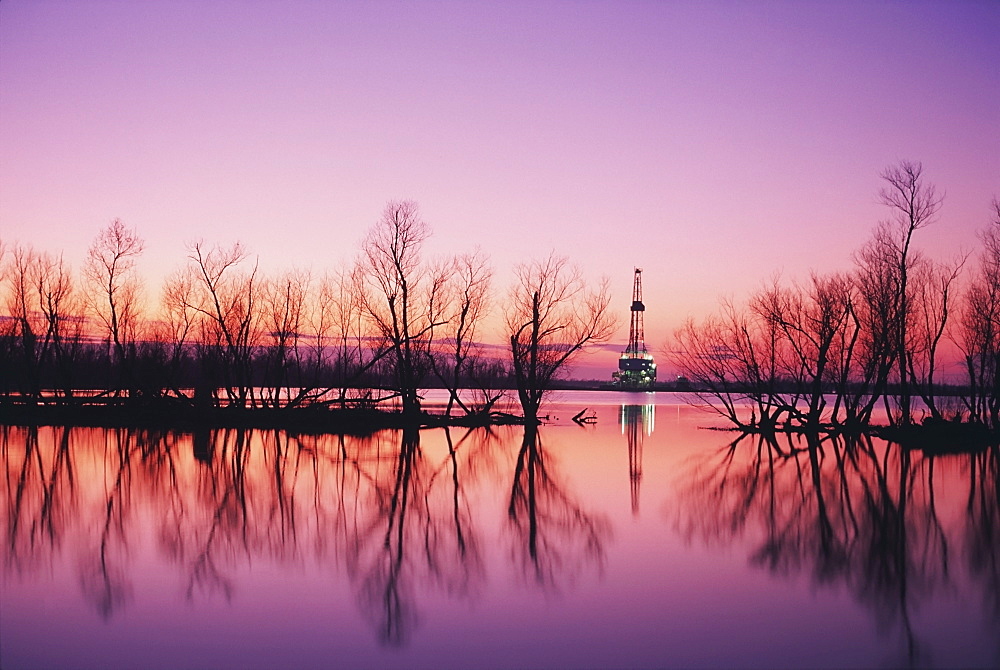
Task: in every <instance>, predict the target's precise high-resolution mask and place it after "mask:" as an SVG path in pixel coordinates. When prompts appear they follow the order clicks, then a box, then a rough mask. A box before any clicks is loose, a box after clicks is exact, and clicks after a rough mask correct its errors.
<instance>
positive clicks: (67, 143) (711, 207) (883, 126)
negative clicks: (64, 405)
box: [0, 0, 1000, 374]
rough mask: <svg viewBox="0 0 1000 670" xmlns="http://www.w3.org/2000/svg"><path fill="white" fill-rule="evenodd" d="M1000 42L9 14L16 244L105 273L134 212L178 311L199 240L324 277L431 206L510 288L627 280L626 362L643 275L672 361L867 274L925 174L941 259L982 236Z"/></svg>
mask: <svg viewBox="0 0 1000 670" xmlns="http://www.w3.org/2000/svg"><path fill="white" fill-rule="evenodd" d="M998 35H1000V2H996V1H994V0H987V1H982V2H962V1H960V0H959V1H952V2H822V1H820V0H813V1H805V0H803V1H797V2H668V1H662V2H653V1H648V2H586V1H578V2H541V1H536V2H523V3H518V2H497V3H492V2H473V1H469V0H464V1H459V2H447V1H434V2H406V3H404V2H370V3H366V2H342V3H338V2H320V1H319V0H315V1H302V0H282V1H280V2H254V1H252V0H251V1H236V0H233V1H223V0H208V1H200V2H193V1H192V2H188V1H186V0H163V1H159V2H158V1H156V0H149V1H145V2H127V1H124V0H123V1H118V2H109V1H97V0H95V1H88V0H75V1H72V2H71V1H56V0H35V1H31V0H4V1H3V2H0V239H3V240H8V241H14V242H20V243H23V244H31V245H33V246H35V247H36V248H39V249H42V250H47V251H51V252H55V253H58V252H63V253H64V254H65V257H66V259H67V260H68V261H69V262H70V263H71V264H73V265H74V267H77V268H79V267H80V265H81V264H82V259H83V257H84V255H85V253H86V249H87V247H88V246H89V244H90V242H91V240H92V239H93V238H94V237H95V236H96V235H97V233H98V232H99V230H100V229H101V228H102V227H104V226H105V225H107V223H108V222H109V221H111V220H112V219H114V218H116V217H118V218H121V219H122V220H123V221H124V222H125V223H126V224H128V225H129V226H132V227H134V228H135V229H136V230H137V231H138V233H139V234H140V235H141V236H142V237H143V238H144V239H145V240H146V251H145V253H144V255H143V257H142V259H141V261H140V265H139V267H140V272H141V274H142V275H143V276H144V277H145V279H146V283H147V293H148V294H149V295H148V301H149V302H150V303H152V304H155V302H156V300H157V296H158V291H159V286H160V285H161V283H162V280H163V278H164V277H165V276H166V275H167V274H169V273H170V272H171V271H172V270H173V269H175V268H177V267H179V266H181V265H182V264H183V263H184V260H185V253H186V252H185V245H186V244H188V243H190V242H192V241H194V240H199V239H201V240H204V241H205V242H206V243H208V244H216V243H218V244H222V245H229V244H231V243H232V242H235V241H237V240H240V241H242V242H243V243H244V244H245V245H246V246H248V247H249V248H250V250H251V251H253V252H254V253H255V254H257V255H259V258H260V265H261V267H262V268H263V269H265V270H267V271H278V270H281V269H285V268H291V267H296V268H311V269H312V270H313V271H314V272H316V273H318V274H322V272H323V271H325V270H328V269H329V270H332V269H336V268H337V267H340V266H343V265H346V264H349V263H351V262H352V260H353V259H354V257H355V256H356V254H357V253H358V251H359V249H360V242H361V240H362V239H363V237H364V234H365V231H366V230H367V229H368V228H369V227H370V226H371V225H372V224H373V223H374V222H375V221H376V220H377V219H378V217H379V214H380V213H381V211H382V210H383V208H384V206H385V204H386V202H388V201H390V200H399V199H411V200H415V201H416V202H417V203H418V204H419V206H420V211H421V213H422V215H423V218H424V219H425V220H426V221H427V222H428V223H429V224H430V226H431V229H432V231H433V237H432V238H431V239H430V240H429V242H428V244H427V248H426V252H427V255H428V256H429V257H435V256H443V255H447V254H451V253H456V252H463V251H470V250H472V249H474V248H475V247H477V246H478V247H481V248H482V249H483V250H485V251H486V252H487V253H488V254H489V255H490V257H491V260H492V264H493V266H494V268H495V277H496V279H495V281H496V293H497V296H498V298H502V296H503V294H504V293H505V291H506V287H507V286H508V285H509V284H510V283H511V281H512V270H513V268H514V266H515V265H516V264H518V263H521V262H526V261H529V260H531V259H534V258H542V257H544V256H546V255H548V254H549V252H551V251H555V252H556V253H558V254H561V255H565V256H568V257H569V258H570V260H571V261H573V262H575V263H576V264H578V265H579V266H580V267H581V268H582V269H583V271H584V273H585V275H586V276H587V278H588V279H589V280H590V281H592V282H597V281H599V280H600V278H601V277H608V278H609V279H610V280H611V281H612V290H613V292H614V299H615V301H616V304H619V305H621V313H622V328H621V330H620V333H619V336H618V337H617V338H616V339H615V342H616V343H618V344H617V345H612V347H611V349H612V353H610V354H607V355H608V356H611V358H610V359H609V360H610V361H611V363H610V364H611V365H612V366H613V364H614V363H613V358H614V357H613V350H615V349H616V346H620V347H624V343H625V341H626V340H627V337H628V322H627V316H628V306H629V304H630V302H631V289H632V273H633V268H635V267H641V268H643V270H644V272H643V281H644V299H645V303H646V306H647V311H646V339H647V344H648V345H649V346H650V348H651V349H653V350H654V351H656V350H658V349H660V348H662V347H663V346H664V345H665V343H666V341H667V338H668V337H669V335H670V334H671V333H672V332H673V330H674V329H675V328H677V327H678V326H679V325H681V323H682V322H683V321H684V319H686V318H687V317H689V316H693V317H696V318H697V317H700V316H704V315H705V314H707V313H709V312H712V311H714V310H715V309H716V307H717V305H718V301H719V298H720V297H724V296H728V297H733V298H735V299H737V300H739V299H740V298H741V297H744V296H746V294H747V293H748V292H750V291H752V290H754V289H755V288H758V287H759V286H760V285H761V284H762V283H763V282H764V281H766V280H768V279H769V278H771V277H772V276H774V274H775V273H781V276H782V277H784V278H786V279H788V280H789V281H791V280H796V279H798V280H802V279H805V278H807V277H808V274H809V272H810V271H812V270H815V271H818V272H832V271H839V270H848V269H850V267H851V262H852V261H851V254H852V252H853V251H854V250H855V249H857V248H858V247H859V246H861V244H863V243H864V241H865V239H866V238H867V237H868V235H869V234H870V233H871V231H872V229H873V227H874V226H875V224H876V223H877V222H878V221H879V220H880V219H882V218H885V217H886V216H887V215H888V211H887V210H886V209H885V208H884V207H883V206H882V205H880V204H879V203H878V197H877V193H878V189H879V176H878V175H879V172H880V171H882V170H883V169H884V168H886V167H887V166H890V165H893V164H896V163H898V162H899V161H900V160H903V159H908V160H915V161H920V162H921V163H922V164H923V166H924V173H925V175H926V177H927V179H928V181H930V182H932V183H933V184H935V185H936V187H937V188H938V189H939V190H940V191H942V192H944V193H945V201H944V206H943V208H942V210H941V213H940V216H939V219H938V221H937V222H936V223H935V224H934V225H933V226H931V227H929V228H927V229H925V230H921V231H920V233H919V237H918V239H916V241H915V244H916V246H917V247H919V248H922V249H924V250H926V251H927V252H928V253H929V254H930V255H932V256H933V257H935V258H937V259H939V260H946V259H948V258H951V257H953V256H954V255H955V254H957V253H960V252H961V251H963V250H970V249H974V248H975V246H976V243H977V238H976V232H977V231H978V230H980V229H981V228H983V227H984V226H985V225H986V224H987V223H988V221H989V209H990V201H991V199H992V198H993V197H994V195H1000V66H998V65H997V64H998V63H1000V39H998V37H997V36H998ZM493 335H494V336H495V337H496V338H499V333H494V334H493ZM487 337H488V338H489V334H487ZM601 360H602V361H603V360H604V359H601ZM603 364H604V363H603V362H601V365H603ZM609 374H610V371H609Z"/></svg>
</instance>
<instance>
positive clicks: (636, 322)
mask: <svg viewBox="0 0 1000 670" xmlns="http://www.w3.org/2000/svg"><path fill="white" fill-rule="evenodd" d="M631 311H632V321H631V324H630V325H629V333H628V347H627V348H626V349H625V351H623V352H622V355H621V358H619V359H618V372H615V373H614V374H613V375H611V376H612V378H613V379H614V384H615V386H618V387H620V388H627V389H641V388H650V387H652V386H653V384H654V383H655V382H656V363H655V362H654V361H653V355H652V354H651V353H649V352H648V351H646V341H645V339H646V336H645V333H644V332H643V331H644V326H643V313H644V312H645V311H646V306H645V305H644V304H642V269H641V268H636V269H635V284H634V286H633V288H632V309H631Z"/></svg>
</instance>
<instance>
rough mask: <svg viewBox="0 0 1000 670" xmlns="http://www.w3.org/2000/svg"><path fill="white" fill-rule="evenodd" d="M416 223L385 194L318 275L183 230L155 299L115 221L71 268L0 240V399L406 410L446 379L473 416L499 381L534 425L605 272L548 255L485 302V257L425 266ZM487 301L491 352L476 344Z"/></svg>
mask: <svg viewBox="0 0 1000 670" xmlns="http://www.w3.org/2000/svg"><path fill="white" fill-rule="evenodd" d="M429 234H430V231H429V228H428V226H427V225H426V223H424V221H423V220H422V219H421V218H420V216H419V213H418V211H417V207H416V205H415V204H414V203H412V202H409V201H404V202H390V203H389V204H388V205H387V206H386V208H385V210H384V212H383V213H382V216H381V217H380V218H379V220H378V221H377V223H376V224H375V225H374V226H372V228H371V229H370V230H369V232H368V235H367V237H366V239H365V241H364V243H363V245H362V249H361V251H360V253H359V256H358V260H357V261H356V262H355V263H354V264H353V265H352V266H351V267H346V268H338V269H336V270H335V271H332V272H329V273H326V274H323V275H321V276H316V275H314V274H312V273H311V272H308V271H304V270H297V269H296V270H289V271H287V272H284V273H281V274H278V275H276V276H264V275H263V273H261V272H260V271H259V270H258V267H257V263H256V261H255V259H254V258H252V257H251V255H250V254H249V252H248V251H247V250H246V249H245V248H244V247H243V245H242V244H241V243H239V242H237V243H235V244H233V245H232V246H228V247H225V246H222V247H219V246H208V245H206V244H205V243H204V242H201V241H196V242H192V243H190V244H189V245H188V246H187V252H188V253H187V259H186V263H185V264H184V265H183V266H182V267H180V268H179V269H178V270H177V271H176V272H174V273H173V274H172V275H171V276H170V277H169V278H168V279H167V280H166V282H165V283H164V285H163V287H162V288H161V290H160V292H159V296H158V300H154V299H151V296H148V295H146V294H145V292H144V290H143V286H142V282H141V281H140V277H139V274H138V272H137V262H138V260H139V258H140V256H141V254H142V252H143V249H144V242H143V240H142V238H141V237H140V236H139V235H138V233H137V232H136V231H135V230H134V229H132V228H129V227H128V226H126V225H125V223H123V222H122V221H120V220H118V219H115V220H114V221H112V222H111V223H110V224H109V225H108V226H107V227H106V228H104V229H103V230H101V231H100V233H99V234H98V236H97V237H96V239H95V240H94V242H93V244H92V245H91V246H90V248H89V249H88V251H87V256H86V260H85V262H84V265H83V269H82V272H80V273H79V274H74V273H73V271H72V269H71V268H70V267H69V265H68V264H67V263H66V262H65V261H64V259H63V257H62V256H61V255H54V254H52V253H49V252H44V251H38V250H35V249H33V248H31V247H27V246H23V245H20V244H11V243H9V242H8V243H7V244H6V245H5V244H4V242H3V241H0V272H2V275H0V279H2V283H0V286H2V288H3V293H2V294H0V299H2V301H3V306H4V307H5V308H6V314H5V315H4V316H3V317H0V402H3V401H4V399H6V401H7V402H8V404H10V403H13V402H14V400H15V399H16V400H17V404H18V406H24V404H25V401H26V400H27V401H34V402H35V403H37V402H38V401H40V400H42V399H43V398H44V399H45V401H46V402H47V403H49V404H52V403H53V402H56V403H58V400H59V399H60V398H62V399H67V400H69V399H72V398H74V396H77V395H79V391H80V390H81V389H88V390H91V389H97V390H98V391H102V392H103V393H104V394H105V395H106V396H109V397H114V398H121V399H129V400H131V401H140V400H141V401H142V402H143V403H144V404H146V405H148V404H149V403H150V402H152V401H153V400H155V399H158V398H164V399H165V398H171V399H173V400H172V401H171V402H173V401H174V400H179V401H182V402H185V403H187V404H189V405H191V406H198V407H205V406H216V407H221V406H225V407H229V408H233V407H236V408H247V409H253V408H258V409H260V408H277V407H279V406H280V407H288V406H292V407H296V406H303V405H309V404H312V403H316V402H322V403H323V404H324V405H326V406H330V405H331V404H333V405H336V403H337V401H340V403H341V405H348V404H360V403H366V404H370V403H374V402H377V401H380V400H384V399H393V400H394V401H395V403H396V404H397V405H398V406H399V407H400V412H401V414H402V415H403V416H411V417H418V416H420V415H421V408H420V397H419V395H418V391H419V389H421V388H427V387H439V388H445V389H448V390H449V391H450V394H449V397H450V400H449V402H448V404H447V408H446V410H445V413H446V414H447V415H448V416H451V414H452V412H457V413H458V414H459V415H472V414H476V415H482V414H484V413H489V412H490V411H491V408H492V406H493V404H494V403H495V402H496V401H497V399H498V398H499V397H500V396H501V392H500V391H499V389H506V388H512V389H517V392H518V399H519V401H520V404H521V408H522V410H523V416H524V419H525V420H526V421H529V422H534V421H535V419H536V417H537V413H538V408H539V405H540V404H541V401H542V397H543V396H544V394H545V392H546V391H547V390H549V389H550V388H551V387H552V384H553V382H554V381H555V380H556V379H557V378H558V377H559V375H560V374H561V373H562V372H563V371H564V370H565V369H566V367H567V366H568V364H569V363H571V362H572V360H573V359H574V358H575V357H576V356H577V354H579V353H580V351H582V349H583V348H584V347H585V346H586V345H588V344H590V343H597V342H602V341H605V340H606V339H607V338H608V337H609V336H610V335H611V334H613V332H614V329H615V325H616V324H615V321H614V319H613V318H612V316H611V313H610V310H609V294H608V287H607V283H606V282H603V283H601V284H600V285H599V286H597V287H596V289H591V288H590V287H588V286H587V285H586V283H585V282H584V279H583V277H582V275H581V274H580V272H579V271H578V270H577V269H575V268H574V267H573V266H571V265H570V264H569V263H568V261H567V260H566V259H564V258H560V257H557V256H555V255H550V256H548V257H547V258H543V259H540V260H534V261H529V262H526V263H525V264H523V265H521V266H518V267H517V268H516V276H517V282H516V283H515V285H514V286H512V287H511V288H510V290H509V291H508V293H507V295H506V297H505V299H504V300H503V301H502V303H500V304H498V302H499V301H497V300H496V299H495V297H494V295H493V291H492V275H493V272H492V269H491V267H490V265H489V261H488V258H487V257H486V256H485V254H483V253H482V252H480V251H474V252H470V253H467V254H461V255H458V256H455V257H453V258H449V259H445V260H441V261H437V262H434V263H429V262H426V261H424V260H423V259H422V258H421V251H422V248H423V245H424V242H425V241H426V240H427V238H428V235H429ZM491 309H499V310H500V311H501V312H502V314H503V322H504V324H505V327H506V346H505V347H504V348H500V349H496V348H488V347H485V346H484V345H482V344H481V343H479V342H478V340H477V336H478V334H479V328H480V325H481V323H482V322H483V319H484V317H485V316H486V315H487V313H488V312H489V311H490V310H491ZM498 352H500V355H498ZM503 352H506V353H505V355H504V354H503ZM459 389H474V390H478V391H479V393H478V394H468V393H466V394H463V395H459V393H458V390H459ZM470 398H475V400H474V401H470ZM53 399H54V400H53ZM66 404H67V406H68V405H70V404H71V403H69V402H66Z"/></svg>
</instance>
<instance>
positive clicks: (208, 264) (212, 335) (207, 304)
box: [187, 241, 260, 406]
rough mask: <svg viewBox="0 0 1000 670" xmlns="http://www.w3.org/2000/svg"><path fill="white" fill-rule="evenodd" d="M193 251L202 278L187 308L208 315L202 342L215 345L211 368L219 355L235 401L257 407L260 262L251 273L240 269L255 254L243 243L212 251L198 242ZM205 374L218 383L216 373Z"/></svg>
mask: <svg viewBox="0 0 1000 670" xmlns="http://www.w3.org/2000/svg"><path fill="white" fill-rule="evenodd" d="M189 251H190V253H189V255H188V258H190V259H191V261H192V262H193V264H194V268H195V272H196V273H197V274H198V276H199V278H200V281H199V293H200V296H198V297H196V298H195V299H194V300H193V301H192V302H190V303H187V306H188V307H190V308H191V309H194V310H195V311H197V312H198V313H199V314H201V315H202V317H203V318H204V319H205V321H204V322H203V324H202V326H203V327H202V345H203V346H208V347H210V349H208V350H206V352H205V353H206V354H207V355H208V357H203V361H202V362H203V365H206V364H207V365H209V366H210V365H211V364H212V362H213V359H212V358H209V357H211V356H213V354H214V355H217V356H218V361H217V362H218V363H219V366H220V368H221V370H220V371H219V372H220V373H221V376H222V381H223V383H224V384H225V388H226V393H227V395H228V397H229V401H230V402H232V403H236V404H238V405H241V406H244V405H247V403H249V404H251V405H252V404H253V403H254V392H253V386H252V363H253V350H254V347H255V346H256V345H257V342H258V339H259V336H260V314H259V313H258V305H257V303H258V300H259V298H260V287H259V285H258V282H257V265H256V263H255V264H254V267H253V270H251V271H250V272H249V273H247V274H240V273H239V272H238V271H237V268H238V266H239V265H240V263H242V262H243V261H244V260H246V258H247V257H248V255H249V254H248V252H247V251H246V249H245V248H244V247H243V245H242V244H240V243H239V242H237V243H236V244H234V245H233V246H231V247H229V248H228V249H225V248H221V247H215V248H213V249H211V250H208V249H206V248H205V245H204V243H203V242H200V241H199V242H195V243H193V244H192V245H191V246H190V247H189ZM205 372H207V377H208V378H209V381H210V382H213V386H214V381H215V380H214V379H213V376H214V372H213V371H212V370H208V371H205ZM212 392H213V393H214V392H215V389H214V388H213V389H212Z"/></svg>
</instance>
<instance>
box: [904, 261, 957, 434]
mask: <svg viewBox="0 0 1000 670" xmlns="http://www.w3.org/2000/svg"><path fill="white" fill-rule="evenodd" d="M967 259H968V255H965V256H963V257H959V258H956V259H955V260H954V261H952V262H950V263H935V262H934V261H932V260H930V259H927V260H926V261H924V262H922V263H920V264H919V265H918V266H917V268H916V272H915V273H914V276H913V277H912V280H913V283H912V286H913V300H912V306H913V326H912V328H911V329H910V344H909V345H908V350H909V351H908V353H907V360H906V364H907V368H908V371H909V376H910V380H911V382H912V383H913V387H914V390H915V392H916V393H918V394H919V395H920V397H921V399H922V400H923V401H924V404H925V405H927V408H928V409H929V410H930V412H931V416H932V417H934V418H935V419H941V418H942V414H941V409H940V407H938V402H937V390H936V373H937V372H938V351H939V348H940V345H941V340H942V338H943V337H944V335H945V333H946V331H947V329H948V325H949V321H950V318H951V314H952V311H953V309H954V297H953V293H954V285H955V282H956V281H957V279H958V277H959V275H960V274H961V272H962V268H963V266H964V265H965V262H966V260H967Z"/></svg>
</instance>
